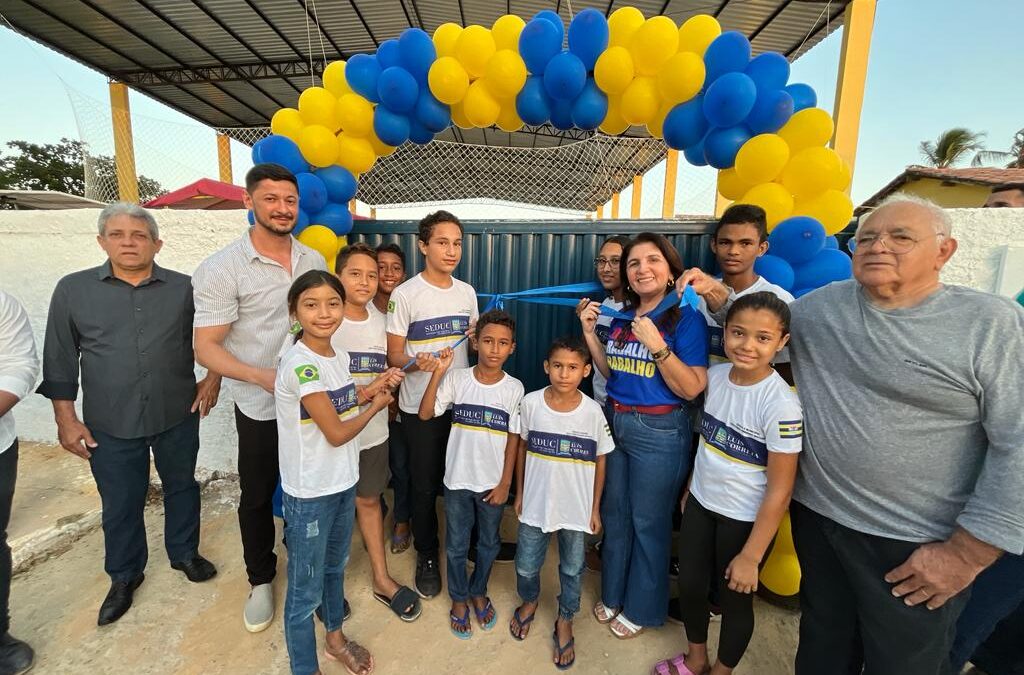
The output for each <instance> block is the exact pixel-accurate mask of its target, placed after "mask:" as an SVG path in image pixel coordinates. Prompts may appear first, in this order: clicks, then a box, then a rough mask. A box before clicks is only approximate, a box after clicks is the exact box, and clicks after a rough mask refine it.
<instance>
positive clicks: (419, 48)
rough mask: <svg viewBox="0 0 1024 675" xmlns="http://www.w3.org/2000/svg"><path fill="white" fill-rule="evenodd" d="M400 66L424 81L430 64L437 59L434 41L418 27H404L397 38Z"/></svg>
mask: <svg viewBox="0 0 1024 675" xmlns="http://www.w3.org/2000/svg"><path fill="white" fill-rule="evenodd" d="M398 47H399V50H400V53H401V56H402V67H403V68H405V69H406V70H408V71H409V72H410V73H412V75H413V77H415V78H416V79H417V80H420V81H424V82H425V81H426V78H427V72H428V71H429V70H430V66H431V64H433V63H434V61H436V60H437V50H436V49H435V48H434V41H433V40H431V39H430V36H429V35H427V34H426V33H425V32H423V31H422V30H421V29H419V28H406V29H405V30H404V31H402V35H401V36H400V37H399V38H398Z"/></svg>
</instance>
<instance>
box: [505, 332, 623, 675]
mask: <svg viewBox="0 0 1024 675" xmlns="http://www.w3.org/2000/svg"><path fill="white" fill-rule="evenodd" d="M544 372H546V373H547V374H548V377H549V378H550V381H551V385H550V386H548V387H545V388H544V389H541V390H539V391H535V392H532V393H530V394H527V395H526V396H524V397H523V401H522V403H521V404H520V405H519V425H520V431H519V434H520V436H521V437H522V439H523V443H522V445H521V446H520V450H519V457H518V460H517V462H516V482H517V486H518V494H517V495H516V502H515V505H516V512H517V513H518V514H519V542H518V550H517V552H516V583H517V589H518V591H519V597H520V599H521V600H522V604H521V605H519V607H517V608H516V610H515V612H514V613H513V616H512V620H511V622H510V623H509V631H510V632H511V633H512V637H514V638H515V639H517V640H523V639H525V638H526V635H527V633H528V632H529V626H530V623H531V622H532V621H533V618H534V615H535V614H536V612H537V603H538V599H539V597H540V570H541V567H542V566H543V565H544V556H545V554H546V553H547V549H548V539H549V538H550V536H551V534H553V533H554V534H556V535H557V537H558V558H559V561H558V577H559V581H560V582H561V593H560V594H559V596H558V618H557V620H556V621H555V628H554V632H553V634H552V639H553V641H554V647H555V653H554V663H555V665H556V666H557V667H558V668H559V669H561V670H564V669H566V668H569V667H570V666H572V665H573V663H575V661H576V650H575V640H574V638H573V631H572V620H573V617H574V616H575V614H576V612H578V611H579V608H580V581H581V578H582V576H583V548H584V535H586V534H596V533H597V532H599V531H600V530H601V516H600V504H601V492H602V490H603V489H604V475H605V455H607V454H608V453H609V452H611V451H612V450H613V449H614V447H615V445H614V442H613V441H612V435H611V431H610V430H609V429H608V423H607V421H606V420H605V418H604V412H603V411H602V410H601V406H599V405H598V404H597V402H596V401H594V400H593V399H591V398H589V397H587V396H584V395H583V393H582V392H580V390H579V385H580V382H581V381H582V380H583V378H584V377H586V376H587V375H589V374H590V351H589V350H588V349H587V346H586V344H584V342H583V341H582V340H581V339H579V338H559V339H557V340H555V341H554V343H552V345H551V347H550V349H549V350H548V357H547V359H546V360H545V361H544Z"/></svg>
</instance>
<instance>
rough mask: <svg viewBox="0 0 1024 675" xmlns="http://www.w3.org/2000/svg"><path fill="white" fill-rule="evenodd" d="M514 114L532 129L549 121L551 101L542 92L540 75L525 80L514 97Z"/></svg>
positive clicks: (542, 82) (542, 84) (542, 86)
mask: <svg viewBox="0 0 1024 675" xmlns="http://www.w3.org/2000/svg"><path fill="white" fill-rule="evenodd" d="M545 23H546V22H545ZM516 114H517V115H519V119H521V120H523V122H525V123H526V124H529V125H530V126H534V127H535V126H538V125H540V124H545V123H546V122H547V121H548V120H550V119H551V100H550V99H549V98H548V95H547V93H545V91H544V79H543V78H542V77H541V76H540V75H531V76H530V77H528V78H526V84H525V85H524V86H523V88H522V90H520V92H519V94H518V95H517V96H516Z"/></svg>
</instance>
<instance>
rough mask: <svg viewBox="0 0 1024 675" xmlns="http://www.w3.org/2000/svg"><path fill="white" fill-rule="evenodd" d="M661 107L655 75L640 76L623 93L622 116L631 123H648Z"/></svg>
mask: <svg viewBox="0 0 1024 675" xmlns="http://www.w3.org/2000/svg"><path fill="white" fill-rule="evenodd" d="M660 107H661V97H660V96H658V85H657V84H655V82H654V78H653V77H638V78H636V79H635V80H633V82H632V83H631V84H630V85H629V86H628V87H626V91H624V92H623V93H622V117H623V118H625V120H626V121H627V122H629V123H630V124H647V122H649V121H650V120H651V119H652V118H653V117H654V116H655V115H656V114H657V113H658V109H659V108H660Z"/></svg>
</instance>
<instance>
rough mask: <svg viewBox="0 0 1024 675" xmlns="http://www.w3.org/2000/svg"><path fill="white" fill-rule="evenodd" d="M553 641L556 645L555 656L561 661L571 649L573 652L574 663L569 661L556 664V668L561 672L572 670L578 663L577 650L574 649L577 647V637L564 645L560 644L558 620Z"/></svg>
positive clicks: (553, 633)
mask: <svg viewBox="0 0 1024 675" xmlns="http://www.w3.org/2000/svg"><path fill="white" fill-rule="evenodd" d="M551 640H552V641H553V642H554V643H555V656H557V657H558V658H559V659H561V658H562V654H565V653H566V652H567V651H569V650H570V649H572V650H573V652H572V661H569V663H556V664H555V668H558V669H559V670H569V669H570V668H572V667H573V664H575V663H576V650H575V649H574V647H575V646H576V636H575V635H573V636H572V637H571V638H569V641H568V642H566V643H565V644H564V645H560V644H558V620H557V619H556V620H555V630H554V632H552V633H551Z"/></svg>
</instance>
